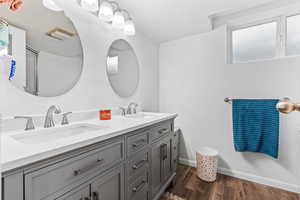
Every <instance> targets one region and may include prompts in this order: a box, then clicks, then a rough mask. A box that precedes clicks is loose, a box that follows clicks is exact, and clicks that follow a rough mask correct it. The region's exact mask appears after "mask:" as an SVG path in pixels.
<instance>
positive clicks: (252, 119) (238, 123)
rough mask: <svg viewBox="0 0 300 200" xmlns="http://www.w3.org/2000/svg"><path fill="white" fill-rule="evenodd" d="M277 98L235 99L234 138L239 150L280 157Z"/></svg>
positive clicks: (233, 113) (233, 108)
mask: <svg viewBox="0 0 300 200" xmlns="http://www.w3.org/2000/svg"><path fill="white" fill-rule="evenodd" d="M278 101H279V100H276V99H266V100H263V99H251V100H250V99H233V100H232V117H233V138H234V147H235V150H236V151H237V152H259V153H264V154H267V155H270V156H272V157H274V158H278V143H279V112H278V111H277V110H276V104H277V103H278Z"/></svg>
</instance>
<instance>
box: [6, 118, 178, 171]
mask: <svg viewBox="0 0 300 200" xmlns="http://www.w3.org/2000/svg"><path fill="white" fill-rule="evenodd" d="M145 114H147V113H145ZM149 114H151V113H149ZM176 116H177V114H166V113H153V115H151V117H145V118H127V117H123V116H118V115H116V116H114V115H113V116H112V119H111V120H108V121H100V120H97V119H94V120H85V121H81V122H76V123H89V124H93V125H100V126H103V127H105V128H104V129H101V130H97V131H93V132H88V133H85V134H80V135H74V136H69V137H65V138H60V139H57V140H55V141H51V142H44V143H36V144H35V143H34V144H28V143H27V144H26V143H21V142H19V141H18V140H15V139H14V138H13V137H11V136H12V135H16V134H18V133H20V134H22V132H23V133H24V131H21V132H20V131H18V132H6V133H2V138H1V164H2V166H1V168H2V172H6V171H9V170H13V169H16V168H19V167H22V166H25V165H28V164H31V163H34V162H38V161H40V160H43V159H47V158H50V157H53V156H56V155H59V154H62V153H65V152H67V151H71V150H75V149H78V148H81V147H84V146H88V145H91V144H94V143H97V142H101V141H104V140H106V139H109V138H112V137H116V136H120V135H122V134H125V133H128V132H130V131H134V130H137V129H140V128H143V127H146V126H149V125H153V124H155V123H158V122H161V121H164V120H168V119H172V118H175V117H176ZM76 123H71V124H72V125H73V124H76Z"/></svg>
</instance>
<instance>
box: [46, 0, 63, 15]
mask: <svg viewBox="0 0 300 200" xmlns="http://www.w3.org/2000/svg"><path fill="white" fill-rule="evenodd" d="M43 5H44V6H45V7H46V8H48V9H50V10H53V11H56V12H58V11H62V9H61V8H60V7H59V6H58V5H56V3H55V2H54V1H53V0H43Z"/></svg>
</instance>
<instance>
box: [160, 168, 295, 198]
mask: <svg viewBox="0 0 300 200" xmlns="http://www.w3.org/2000/svg"><path fill="white" fill-rule="evenodd" d="M167 192H168V193H171V195H170V194H168V195H164V197H162V198H161V200H300V198H299V196H298V195H297V194H295V193H291V192H287V191H284V190H280V189H276V188H272V187H268V186H264V185H260V184H257V183H253V182H250V181H245V180H241V179H237V178H233V177H229V176H225V175H221V174H218V178H217V181H216V182H214V183H207V182H204V181H201V180H200V179H199V178H198V177H197V175H196V169H194V168H191V167H187V166H184V165H179V166H178V170H177V178H176V184H175V186H173V187H170V188H169V189H168V190H167ZM175 196H177V197H175Z"/></svg>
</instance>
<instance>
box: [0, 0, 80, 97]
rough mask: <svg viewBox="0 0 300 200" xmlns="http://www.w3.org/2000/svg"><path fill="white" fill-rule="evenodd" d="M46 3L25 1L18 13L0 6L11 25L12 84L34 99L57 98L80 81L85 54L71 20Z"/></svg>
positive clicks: (3, 15)
mask: <svg viewBox="0 0 300 200" xmlns="http://www.w3.org/2000/svg"><path fill="white" fill-rule="evenodd" d="M43 2H44V1H42V0H34V1H25V2H24V4H23V5H22V7H21V8H20V9H18V10H17V11H15V12H13V11H11V10H9V9H8V8H7V7H5V6H1V7H0V13H1V17H3V18H4V20H5V21H7V22H8V24H9V47H8V55H11V56H12V59H13V60H15V61H16V66H15V67H16V68H15V76H14V77H13V78H12V79H11V80H10V81H11V83H12V84H13V85H14V86H16V87H17V88H19V89H20V90H23V91H25V92H27V93H29V94H32V95H35V96H41V97H55V96H59V95H62V94H65V93H66V92H68V91H69V90H70V89H72V88H73V87H74V86H75V84H76V83H77V82H78V80H79V78H80V75H81V72H82V64H83V53H82V46H81V42H80V38H79V36H78V33H77V31H76V29H75V27H74V26H73V23H72V22H71V21H70V19H69V18H67V17H66V16H65V15H64V12H63V11H61V9H59V10H56V11H55V10H50V9H48V8H46V7H45V5H44V4H43Z"/></svg>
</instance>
